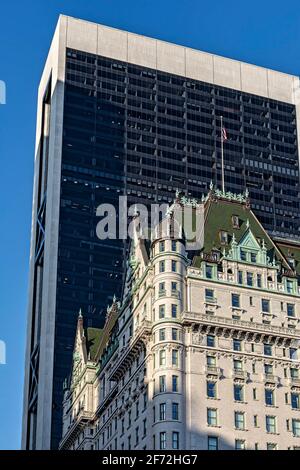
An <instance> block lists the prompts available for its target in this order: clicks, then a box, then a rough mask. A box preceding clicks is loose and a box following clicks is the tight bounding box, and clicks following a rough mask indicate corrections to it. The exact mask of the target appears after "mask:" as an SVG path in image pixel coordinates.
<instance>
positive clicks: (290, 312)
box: [286, 304, 295, 317]
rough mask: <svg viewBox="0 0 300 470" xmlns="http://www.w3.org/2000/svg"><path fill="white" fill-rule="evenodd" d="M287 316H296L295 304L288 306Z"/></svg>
mask: <svg viewBox="0 0 300 470" xmlns="http://www.w3.org/2000/svg"><path fill="white" fill-rule="evenodd" d="M286 308H287V315H288V317H294V316H295V305H294V304H287V306H286Z"/></svg>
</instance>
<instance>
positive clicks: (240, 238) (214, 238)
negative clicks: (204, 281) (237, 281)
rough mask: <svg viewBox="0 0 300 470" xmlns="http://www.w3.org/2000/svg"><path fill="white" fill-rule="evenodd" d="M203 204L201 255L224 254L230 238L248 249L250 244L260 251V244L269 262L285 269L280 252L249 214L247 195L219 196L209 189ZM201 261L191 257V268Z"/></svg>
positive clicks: (252, 214) (217, 191) (225, 194)
mask: <svg viewBox="0 0 300 470" xmlns="http://www.w3.org/2000/svg"><path fill="white" fill-rule="evenodd" d="M204 204H205V217H204V246H203V250H202V252H203V253H205V254H210V253H211V252H212V251H219V252H221V253H222V252H223V251H224V249H225V251H226V252H227V251H228V250H229V249H230V247H231V242H232V239H233V238H234V240H235V242H236V243H237V245H239V244H249V247H250V245H252V246H253V248H254V249H261V247H262V244H263V245H264V247H265V249H266V251H267V256H268V258H269V259H270V260H273V258H274V256H275V257H276V259H277V260H278V261H280V262H281V263H282V264H283V266H284V267H285V268H286V269H289V265H288V263H287V261H286V259H285V257H284V255H283V253H282V252H281V251H280V250H279V249H278V247H277V246H276V244H275V242H274V241H273V240H272V239H271V238H270V236H269V235H268V233H267V231H266V230H265V229H264V227H263V226H262V224H261V223H260V222H259V220H258V219H257V217H256V216H255V214H254V213H253V212H252V210H251V207H250V200H249V199H248V194H247V192H246V193H245V194H244V195H234V194H232V193H222V192H221V191H219V190H216V189H214V188H213V187H212V186H211V190H210V192H209V194H208V196H207V197H206V198H205V200H204ZM237 222H238V223H237ZM222 232H225V233H226V234H227V238H226V237H225V238H224V237H221V235H222ZM201 261H202V256H201V255H200V256H195V257H194V259H193V265H194V266H198V267H199V266H200V264H201Z"/></svg>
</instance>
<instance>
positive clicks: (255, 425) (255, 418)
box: [253, 415, 258, 428]
mask: <svg viewBox="0 0 300 470" xmlns="http://www.w3.org/2000/svg"><path fill="white" fill-rule="evenodd" d="M253 424H254V427H255V428H256V427H257V426H258V420H257V415H254V416H253Z"/></svg>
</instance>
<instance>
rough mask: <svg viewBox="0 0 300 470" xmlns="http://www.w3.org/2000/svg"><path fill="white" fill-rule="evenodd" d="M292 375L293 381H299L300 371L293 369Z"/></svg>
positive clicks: (291, 370)
mask: <svg viewBox="0 0 300 470" xmlns="http://www.w3.org/2000/svg"><path fill="white" fill-rule="evenodd" d="M290 374H291V378H292V379H298V378H299V369H295V368H294V367H291V369H290Z"/></svg>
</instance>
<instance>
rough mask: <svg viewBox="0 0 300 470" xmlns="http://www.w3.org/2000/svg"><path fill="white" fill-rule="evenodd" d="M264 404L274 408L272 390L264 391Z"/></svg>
mask: <svg viewBox="0 0 300 470" xmlns="http://www.w3.org/2000/svg"><path fill="white" fill-rule="evenodd" d="M265 404H266V405H268V406H274V391H273V390H272V389H269V388H266V389H265Z"/></svg>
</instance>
